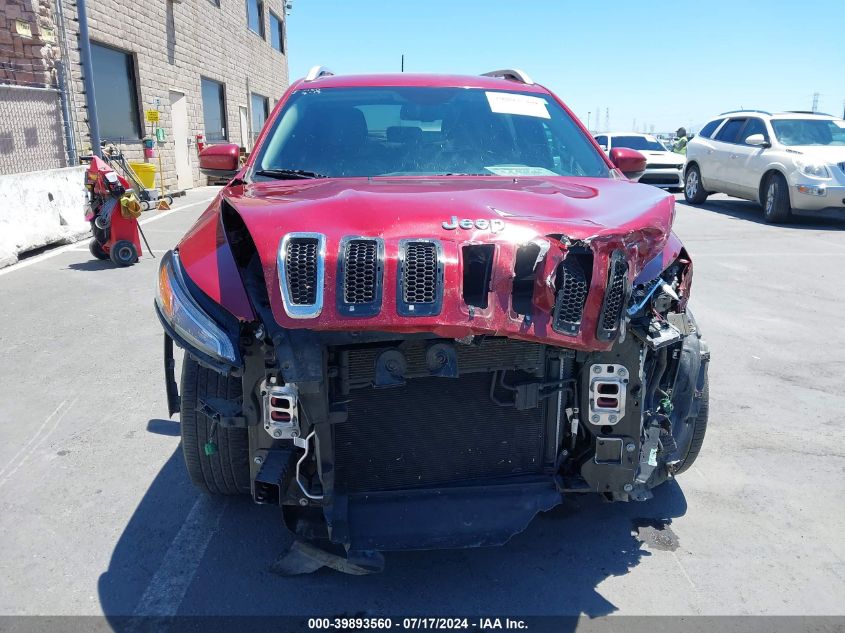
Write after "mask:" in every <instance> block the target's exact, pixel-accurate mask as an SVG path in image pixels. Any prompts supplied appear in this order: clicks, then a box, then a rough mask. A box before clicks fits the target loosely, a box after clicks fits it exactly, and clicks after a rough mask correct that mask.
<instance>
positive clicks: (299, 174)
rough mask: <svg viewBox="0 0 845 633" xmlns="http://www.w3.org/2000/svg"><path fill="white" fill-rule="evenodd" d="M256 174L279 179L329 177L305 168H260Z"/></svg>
mask: <svg viewBox="0 0 845 633" xmlns="http://www.w3.org/2000/svg"><path fill="white" fill-rule="evenodd" d="M255 175H256V176H266V177H267V178H277V179H279V180H298V179H307V178H328V176H325V175H323V174H318V173H317V172H314V171H307V170H305V169H259V170H258V171H256V172H255Z"/></svg>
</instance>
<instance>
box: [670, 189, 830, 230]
mask: <svg viewBox="0 0 845 633" xmlns="http://www.w3.org/2000/svg"><path fill="white" fill-rule="evenodd" d="M680 202H683V197H681V199H680ZM695 208H699V209H706V210H707V211H713V212H714V213H718V214H720V215H725V216H728V217H732V218H736V219H737V220H746V221H748V222H754V223H756V224H766V221H765V220H763V209H761V208H760V205H759V204H757V203H756V202H751V201H750V200H740V199H738V198H729V199H727V200H708V201H707V202H705V203H704V204H699V205H696V206H695ZM779 226H784V227H787V228H790V229H798V230H802V229H803V230H811V231H841V230H842V229H845V221H843V220H840V219H837V218H830V219H824V218H807V217H800V216H792V218H791V219H790V221H789V223H788V224H781V225H779Z"/></svg>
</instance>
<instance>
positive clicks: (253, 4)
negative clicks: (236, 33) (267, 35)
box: [246, 0, 264, 37]
mask: <svg viewBox="0 0 845 633" xmlns="http://www.w3.org/2000/svg"><path fill="white" fill-rule="evenodd" d="M246 19H247V24H248V25H249V30H250V31H252V32H253V33H258V34H259V35H260V36H261V37H264V0H246Z"/></svg>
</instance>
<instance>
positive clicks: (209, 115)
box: [200, 77, 229, 143]
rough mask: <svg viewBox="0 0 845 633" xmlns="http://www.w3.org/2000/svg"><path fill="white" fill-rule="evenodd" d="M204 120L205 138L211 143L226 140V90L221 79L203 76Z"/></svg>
mask: <svg viewBox="0 0 845 633" xmlns="http://www.w3.org/2000/svg"><path fill="white" fill-rule="evenodd" d="M200 83H201V88H202V120H203V124H204V125H205V138H206V140H207V141H209V142H210V143H214V142H217V141H225V140H226V139H228V138H229V137H228V135H227V133H226V91H225V89H224V87H223V84H221V83H220V82H219V81H213V80H211V79H206V78H205V77H203V78H202V79H201V81H200Z"/></svg>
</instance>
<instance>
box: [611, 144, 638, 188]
mask: <svg viewBox="0 0 845 633" xmlns="http://www.w3.org/2000/svg"><path fill="white" fill-rule="evenodd" d="M610 162H611V163H613V165H614V166H615V167H616V169H618V170H619V171H621V172H622V173H623V174H625V177H626V178H628V180H633V181H637V180H639V178H640V176H642V175H643V173H644V172H645V165H646V157H645V156H643V155H642V154H640V153H639V152H638V151H637V150H635V149H628V148H627V147H614V148H613V149H612V150H610Z"/></svg>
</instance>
